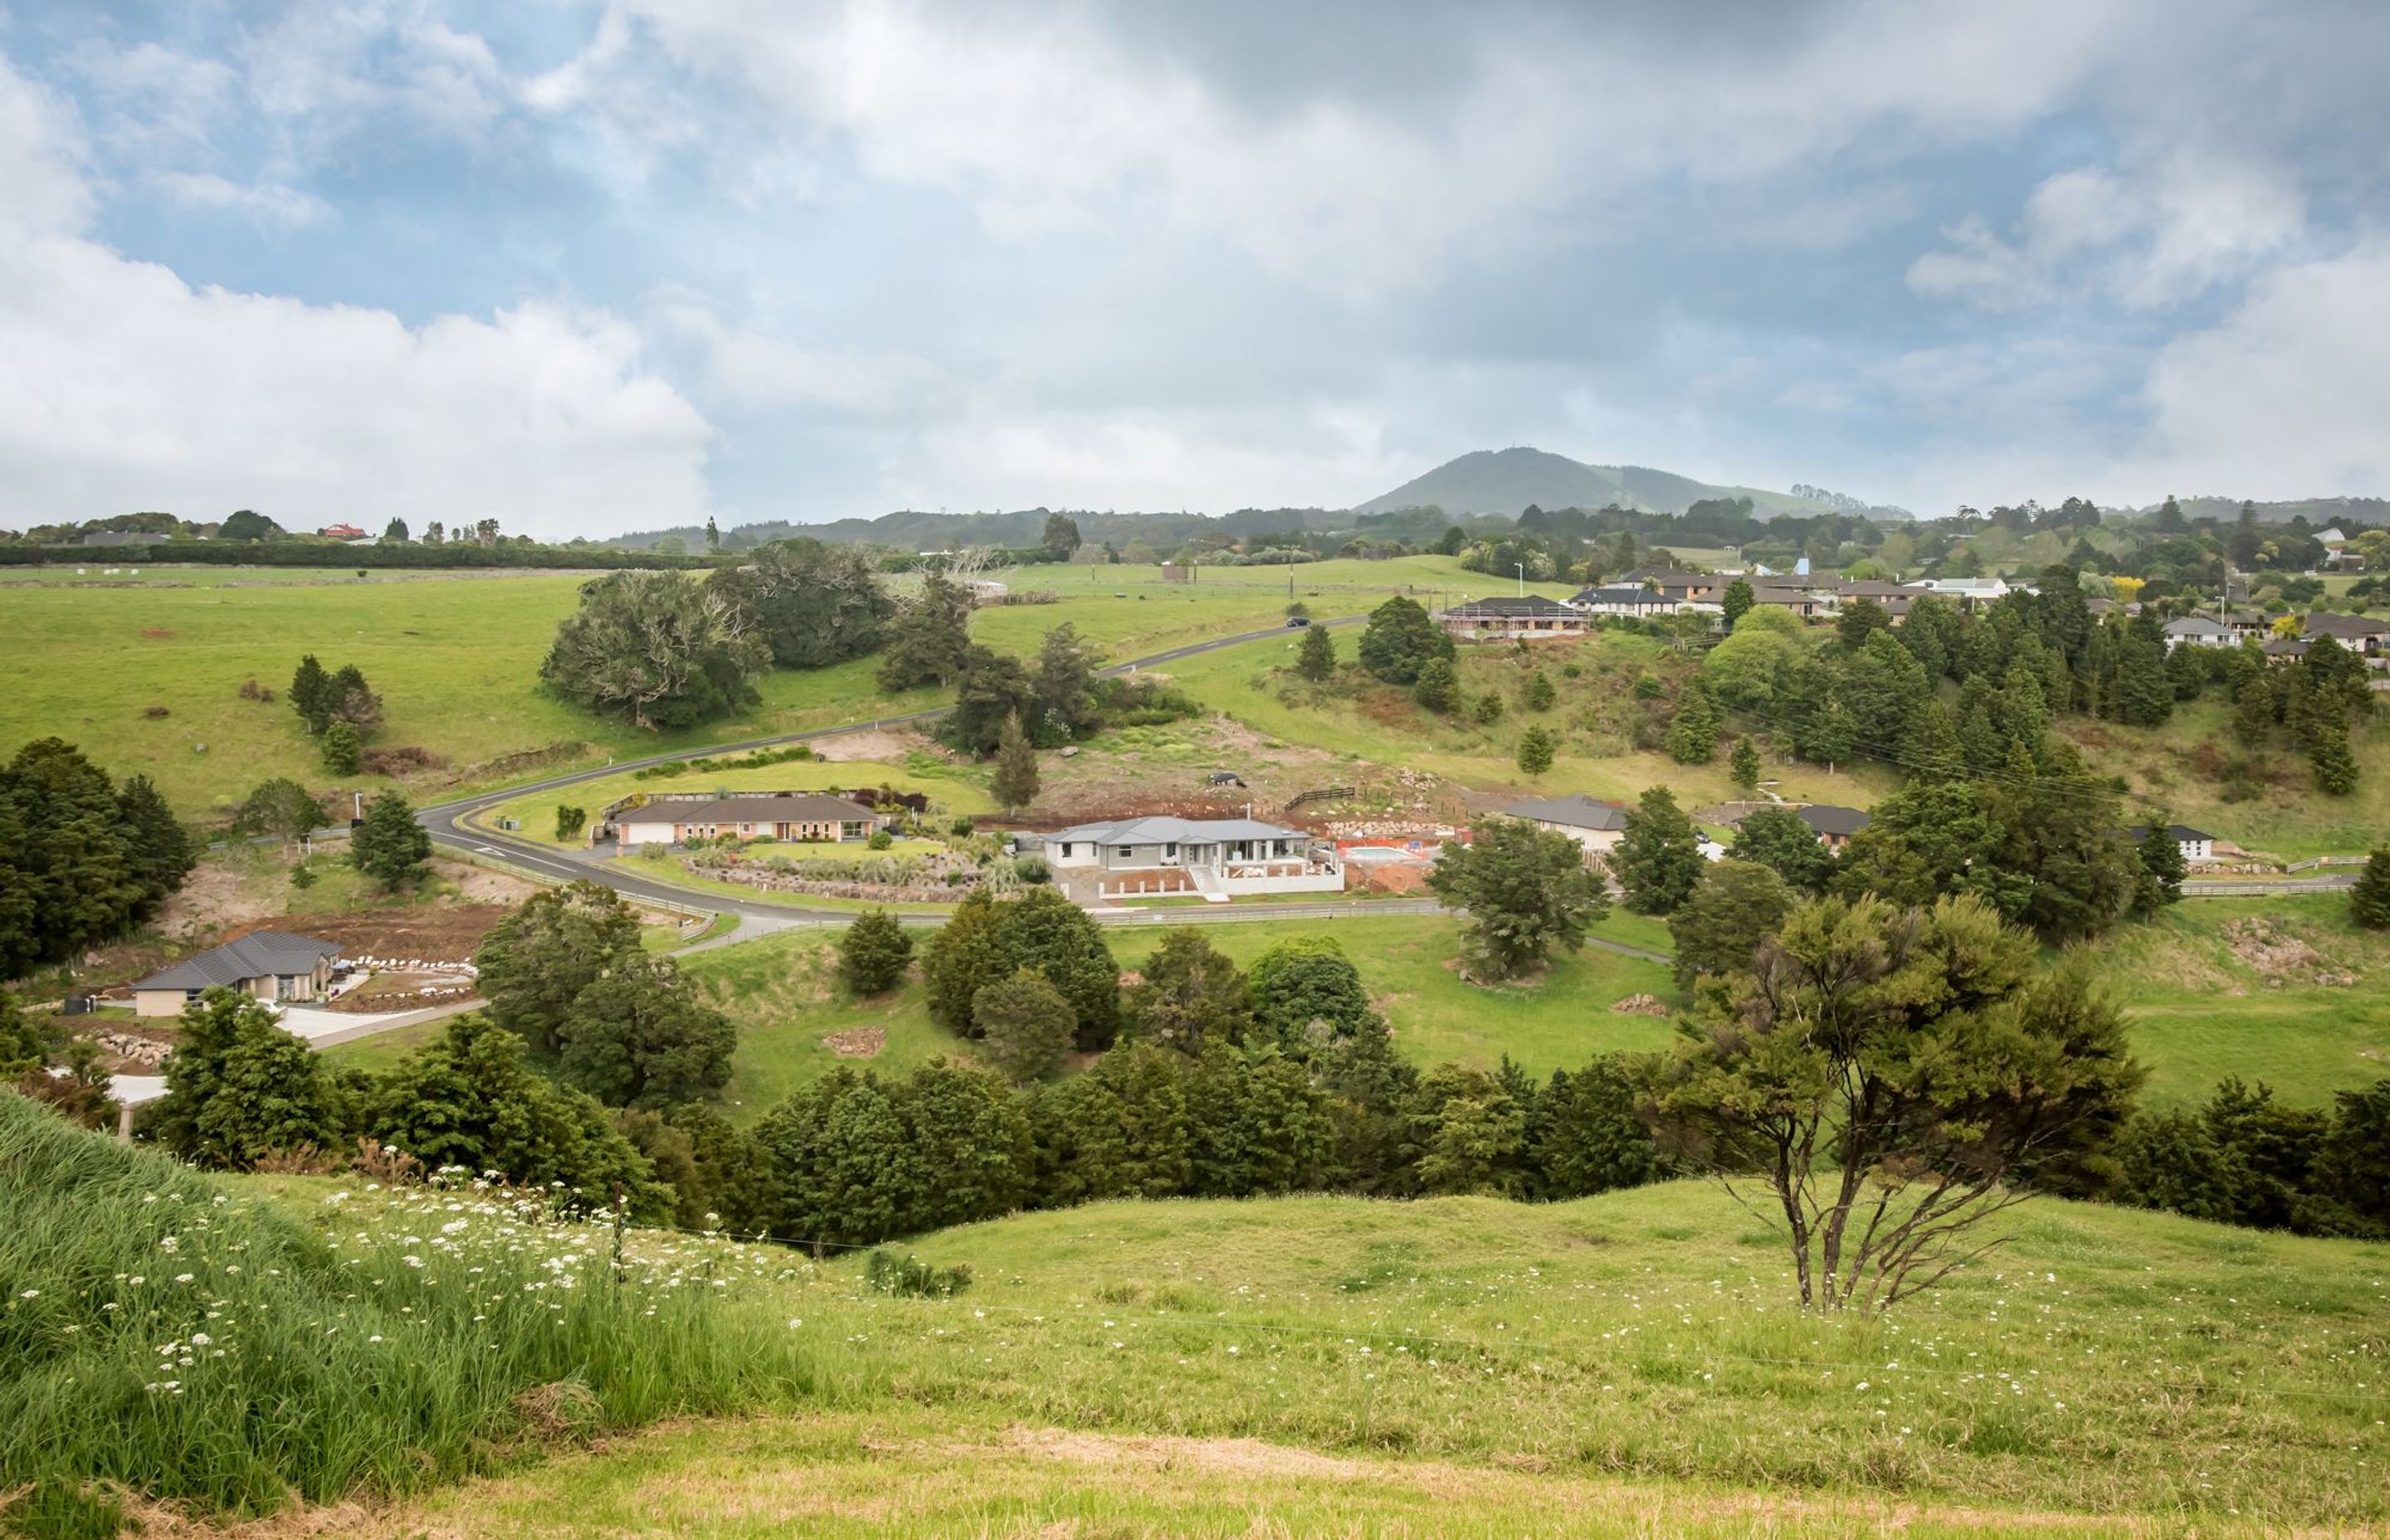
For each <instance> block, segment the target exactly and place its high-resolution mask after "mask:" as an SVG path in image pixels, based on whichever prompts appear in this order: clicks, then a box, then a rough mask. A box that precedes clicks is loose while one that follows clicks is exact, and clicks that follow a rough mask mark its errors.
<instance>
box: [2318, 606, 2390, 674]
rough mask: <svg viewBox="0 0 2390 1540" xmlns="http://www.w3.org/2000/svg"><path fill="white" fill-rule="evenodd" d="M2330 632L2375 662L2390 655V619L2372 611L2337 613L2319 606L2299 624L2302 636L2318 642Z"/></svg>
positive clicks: (2330, 635)
mask: <svg viewBox="0 0 2390 1540" xmlns="http://www.w3.org/2000/svg"><path fill="white" fill-rule="evenodd" d="M2326 636H2329V637H2331V638H2332V640H2333V641H2335V642H2338V643H2339V644H2340V645H2341V646H2343V647H2345V648H2351V649H2352V650H2354V651H2356V652H2357V653H2358V654H2360V655H2361V656H2362V657H2364V658H2365V659H2366V661H2369V662H2371V661H2376V660H2380V659H2383V658H2384V657H2385V655H2390V621H2380V620H2375V619H2374V618H2373V617H2372V616H2371V615H2335V614H2332V612H2331V611H2329V610H2317V611H2316V612H2315V613H2314V614H2312V615H2309V616H2308V617H2307V618H2306V620H2305V621H2304V622H2300V625H2299V640H2301V641H2303V642H2317V641H2320V640H2322V639H2323V638H2324V637H2326Z"/></svg>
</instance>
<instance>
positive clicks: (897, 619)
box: [879, 571, 971, 694]
mask: <svg viewBox="0 0 2390 1540" xmlns="http://www.w3.org/2000/svg"><path fill="white" fill-rule="evenodd" d="M970 614H971V593H970V589H969V588H966V587H964V586H963V585H962V584H959V583H957V582H955V581H953V580H952V579H950V578H948V577H947V576H946V575H945V574H944V572H938V571H929V572H924V573H922V574H921V587H920V591H919V593H916V594H914V595H912V596H911V597H908V598H906V599H905V600H904V601H903V602H901V603H899V604H898V605H897V606H896V613H895V615H894V617H893V619H891V620H890V621H889V622H888V647H887V651H886V653H885V655H883V656H882V657H881V659H880V674H879V679H880V688H881V689H883V690H886V691H888V692H889V693H891V694H893V693H894V692H896V691H898V690H907V689H913V688H915V687H919V686H922V685H949V684H952V683H954V681H955V679H956V677H957V675H959V674H961V673H962V672H963V663H964V654H965V652H966V651H967V650H968V649H969V648H970Z"/></svg>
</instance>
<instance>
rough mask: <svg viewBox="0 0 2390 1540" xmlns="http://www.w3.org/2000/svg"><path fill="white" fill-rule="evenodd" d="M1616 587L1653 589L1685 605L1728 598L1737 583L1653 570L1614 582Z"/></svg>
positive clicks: (1712, 574) (1713, 575) (1706, 574)
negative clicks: (1728, 589) (1729, 592)
mask: <svg viewBox="0 0 2390 1540" xmlns="http://www.w3.org/2000/svg"><path fill="white" fill-rule="evenodd" d="M1612 581H1613V584H1628V585H1631V586H1634V587H1638V588H1649V589H1651V590H1652V591H1654V592H1655V593H1658V594H1661V595H1663V596H1664V597H1668V598H1672V599H1677V600H1679V601H1681V602H1685V603H1692V602H1695V601H1698V600H1701V599H1708V600H1710V601H1711V602H1713V603H1715V602H1716V601H1718V600H1720V599H1723V598H1725V597H1726V585H1727V584H1729V583H1732V582H1733V581H1734V580H1733V579H1732V578H1729V577H1721V576H1719V575H1718V574H1717V573H1715V572H1668V571H1652V570H1651V569H1649V568H1645V569H1641V570H1639V571H1632V572H1629V573H1627V574H1626V575H1625V577H1621V578H1615V579H1613V580H1612Z"/></svg>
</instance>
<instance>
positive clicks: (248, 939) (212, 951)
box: [133, 930, 341, 1016]
mask: <svg viewBox="0 0 2390 1540" xmlns="http://www.w3.org/2000/svg"><path fill="white" fill-rule="evenodd" d="M340 955H341V949H340V948H339V947H337V946H335V945H333V944H332V943H330V942H328V941H317V940H315V938H314V937H312V936H296V935H292V934H291V933H290V932H289V931H288V930H252V931H251V932H250V933H249V934H248V935H245V936H242V937H241V938H239V939H238V940H237V941H228V942H226V943H224V944H223V945H222V946H212V947H210V948H209V949H208V950H207V951H205V952H201V953H199V955H198V956H190V957H186V958H184V959H183V960H182V961H181V962H178V963H176V964H175V965H174V966H173V967H172V968H170V969H166V970H165V971H164V972H162V973H153V974H151V975H150V976H149V977H148V978H146V979H144V980H142V981H141V982H139V983H137V984H135V985H134V986H133V1011H134V1014H135V1015H136V1016H179V1015H181V1014H182V1010H183V1007H185V1006H186V1005H188V1004H190V1003H191V1002H192V1001H194V1000H196V999H198V998H199V996H200V995H202V994H204V993H206V992H207V991H209V990H211V989H233V990H238V991H239V992H240V993H241V994H243V995H253V996H255V997H256V998H258V999H260V1000H316V999H321V998H322V997H323V995H324V993H325V992H326V991H327V990H328V989H330V988H331V987H332V964H333V962H334V960H335V959H337V958H338V957H339V956H340Z"/></svg>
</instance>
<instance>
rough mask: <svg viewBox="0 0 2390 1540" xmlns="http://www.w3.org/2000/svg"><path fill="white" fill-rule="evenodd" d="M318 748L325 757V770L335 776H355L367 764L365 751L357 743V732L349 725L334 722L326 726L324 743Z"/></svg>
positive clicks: (319, 744) (337, 721)
mask: <svg viewBox="0 0 2390 1540" xmlns="http://www.w3.org/2000/svg"><path fill="white" fill-rule="evenodd" d="M316 747H317V748H318V749H319V750H321V751H322V752H323V755H324V768H325V769H326V770H328V771H329V772H331V773H332V774H333V775H335V776H353V775H355V774H356V773H357V771H358V769H359V768H360V767H361V766H362V765H363V764H364V763H365V750H364V748H363V746H362V745H360V744H359V743H358V742H357V730H356V729H355V728H354V727H352V726H350V725H348V724H347V723H345V722H341V721H339V720H334V721H332V722H330V723H328V724H326V725H325V727H324V737H323V741H322V742H320V743H318V744H317V745H316Z"/></svg>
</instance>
